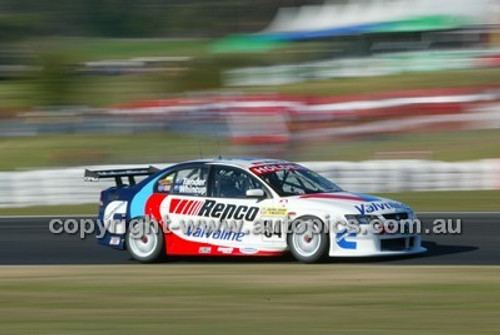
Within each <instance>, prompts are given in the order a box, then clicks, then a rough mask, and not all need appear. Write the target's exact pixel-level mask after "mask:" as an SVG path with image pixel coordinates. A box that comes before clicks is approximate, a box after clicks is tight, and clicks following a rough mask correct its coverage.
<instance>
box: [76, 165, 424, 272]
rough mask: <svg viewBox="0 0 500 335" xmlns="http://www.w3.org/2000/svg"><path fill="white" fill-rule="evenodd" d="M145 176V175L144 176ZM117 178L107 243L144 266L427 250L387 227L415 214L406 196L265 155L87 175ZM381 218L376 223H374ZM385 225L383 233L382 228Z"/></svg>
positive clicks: (105, 208)
mask: <svg viewBox="0 0 500 335" xmlns="http://www.w3.org/2000/svg"><path fill="white" fill-rule="evenodd" d="M136 177H142V178H143V179H142V180H141V181H139V182H136ZM103 178H114V179H115V180H116V186H113V187H111V188H108V189H106V190H104V191H102V192H101V198H100V207H99V214H98V220H100V221H101V222H104V223H105V225H104V226H105V227H106V228H105V233H104V234H101V236H99V243H100V244H102V245H105V246H109V247H112V248H116V249H121V250H127V251H128V252H129V253H130V255H131V256H132V258H134V259H136V260H138V261H140V262H145V263H148V262H155V261H158V260H160V259H162V258H163V257H165V256H170V255H207V256H278V255H283V254H284V253H287V252H291V254H292V255H293V256H294V257H295V258H296V259H297V260H299V261H301V262H304V263H313V262H317V261H320V260H322V259H325V258H327V257H328V256H330V257H365V256H389V255H407V254H416V253H422V252H425V251H426V249H425V248H423V247H422V245H421V236H420V232H406V231H399V230H398V231H396V232H391V233H388V232H387V228H385V229H384V227H386V226H385V223H386V222H389V221H394V222H395V223H404V221H409V220H414V219H416V217H415V214H414V212H413V211H412V209H411V208H410V207H409V206H407V205H405V204H402V203H400V202H397V201H393V200H389V199H384V198H379V197H375V196H370V195H365V194H358V193H350V192H346V191H344V190H342V189H341V188H340V187H339V186H337V185H336V184H334V183H333V182H332V181H330V180H329V179H327V178H325V177H322V176H321V175H319V174H318V173H316V172H314V171H311V170H309V169H307V168H305V167H304V166H302V165H299V164H296V163H291V162H287V161H282V160H274V159H259V158H231V159H221V158H218V159H202V160H196V161H189V162H184V163H180V164H175V165H171V166H169V167H167V168H165V169H162V170H160V169H157V168H154V167H149V168H139V169H120V170H101V171H90V170H86V171H85V176H84V179H85V180H86V181H98V180H99V179H103ZM371 222H375V224H371ZM373 228H380V229H373Z"/></svg>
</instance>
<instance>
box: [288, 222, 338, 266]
mask: <svg viewBox="0 0 500 335" xmlns="http://www.w3.org/2000/svg"><path fill="white" fill-rule="evenodd" d="M291 228H292V229H291V231H290V233H289V234H288V236H287V242H288V247H289V248H290V252H291V253H292V255H293V257H295V259H297V260H298V261H300V262H303V263H315V262H318V261H321V260H324V259H325V258H326V257H327V256H328V244H329V243H328V234H327V232H326V231H325V229H324V224H323V222H322V221H321V220H320V219H318V218H316V217H311V216H309V217H302V218H298V219H296V220H295V221H293V222H292V226H291Z"/></svg>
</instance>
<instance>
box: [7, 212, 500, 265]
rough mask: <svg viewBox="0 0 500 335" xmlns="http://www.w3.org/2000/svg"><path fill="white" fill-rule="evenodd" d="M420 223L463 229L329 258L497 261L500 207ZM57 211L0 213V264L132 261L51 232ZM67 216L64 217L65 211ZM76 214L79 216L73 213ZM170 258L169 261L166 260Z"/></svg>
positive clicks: (191, 260)
mask: <svg viewBox="0 0 500 335" xmlns="http://www.w3.org/2000/svg"><path fill="white" fill-rule="evenodd" d="M419 217H420V218H421V219H422V221H423V224H424V228H428V227H431V226H432V222H433V221H434V220H435V219H437V218H440V219H441V218H446V219H448V218H450V219H458V218H459V219H461V221H462V233H461V234H453V235H445V234H441V235H439V234H424V235H423V236H422V239H423V241H424V246H425V247H427V248H428V249H429V251H428V252H427V253H426V254H423V255H418V256H411V257H410V256H408V257H398V258H370V259H367V258H364V259H338V258H337V259H332V260H331V263H343V264H349V263H354V264H365V263H366V264H402V265H499V264H500V212H498V213H426V214H420V215H419ZM53 218H55V217H0V265H56V264H135V263H136V262H135V261H134V260H132V259H130V257H129V256H128V254H127V252H123V251H117V250H113V249H110V248H105V247H102V246H99V245H98V244H97V242H96V239H95V238H94V237H93V236H89V237H87V238H86V239H80V238H79V237H78V236H75V235H69V234H61V235H54V234H52V233H51V232H50V231H49V228H48V227H49V226H48V223H49V221H50V220H51V219H53ZM64 218H67V217H64ZM75 218H78V217H75ZM170 262H175V263H187V264H214V263H219V264H220V263H232V262H239V263H248V262H251V263H269V262H275V263H283V262H295V261H294V260H293V259H292V258H291V257H290V256H287V257H280V258H255V257H249V258H247V257H237V258H228V257H223V258H220V257H214V258H201V257H178V258H175V259H173V260H170ZM166 264H168V263H166Z"/></svg>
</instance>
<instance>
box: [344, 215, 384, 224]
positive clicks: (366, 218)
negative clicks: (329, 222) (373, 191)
mask: <svg viewBox="0 0 500 335" xmlns="http://www.w3.org/2000/svg"><path fill="white" fill-rule="evenodd" d="M345 218H346V220H347V221H349V222H354V223H357V224H369V223H370V222H371V221H373V220H378V216H376V215H346V216H345Z"/></svg>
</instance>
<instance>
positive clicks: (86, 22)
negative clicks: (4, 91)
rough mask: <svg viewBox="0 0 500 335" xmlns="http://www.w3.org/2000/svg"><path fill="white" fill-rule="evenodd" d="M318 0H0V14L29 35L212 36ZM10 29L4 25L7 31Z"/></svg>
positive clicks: (250, 28)
mask: <svg viewBox="0 0 500 335" xmlns="http://www.w3.org/2000/svg"><path fill="white" fill-rule="evenodd" d="M320 3H323V1H322V0H168V1H165V0H52V1H39V0H0V13H2V18H4V19H5V18H8V19H9V20H10V19H14V20H18V19H19V18H22V17H27V16H32V17H36V19H31V20H28V21H27V23H28V27H30V32H31V33H32V34H34V35H59V36H113V37H173V36H175V37H185V36H196V37H204V36H205V37H213V36H223V35H226V34H229V33H240V32H241V33H247V32H254V31H256V30H259V29H262V28H263V27H265V26H266V25H267V24H268V23H269V21H270V20H271V19H272V18H273V16H274V15H275V14H276V11H277V10H278V8H280V7H285V6H301V5H304V4H320ZM11 32H13V31H10V30H5V31H3V33H6V34H10V33H11Z"/></svg>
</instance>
